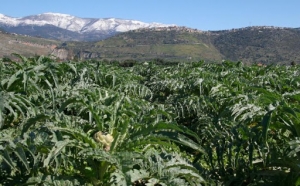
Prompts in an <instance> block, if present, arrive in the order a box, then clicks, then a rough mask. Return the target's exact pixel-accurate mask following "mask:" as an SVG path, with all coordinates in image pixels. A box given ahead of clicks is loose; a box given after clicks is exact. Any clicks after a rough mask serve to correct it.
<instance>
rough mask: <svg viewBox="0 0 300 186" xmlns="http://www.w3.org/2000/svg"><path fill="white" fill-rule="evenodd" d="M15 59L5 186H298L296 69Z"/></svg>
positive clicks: (5, 137)
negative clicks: (16, 60)
mask: <svg viewBox="0 0 300 186" xmlns="http://www.w3.org/2000/svg"><path fill="white" fill-rule="evenodd" d="M16 56H18V57H19V58H20V60H21V61H22V62H14V61H9V60H8V59H0V80H1V81H0V83H1V84H0V89H1V94H0V109H1V112H0V136H1V137H0V184H2V185H22V184H23V185H153V186H159V185H178V186H182V185H299V184H300V167H299V164H300V159H299V158H300V154H299V151H300V141H299V139H300V138H299V137H300V106H299V105H300V103H299V102H300V94H299V93H300V84H299V82H300V76H299V70H300V68H299V66H298V65H293V66H279V65H273V66H266V67H264V66H258V65H252V66H246V65H244V64H243V63H241V62H238V63H233V62H228V61H224V62H222V63H220V64H209V63H208V64H206V63H204V61H199V62H191V63H174V65H170V64H169V65H163V63H162V61H161V60H159V59H157V60H156V62H157V64H156V63H155V62H148V63H136V62H135V61H134V60H128V61H127V64H120V65H119V64H118V63H112V64H110V63H108V62H107V63H106V62H104V61H83V62H72V61H67V62H61V63H56V62H53V61H52V60H51V59H49V58H47V57H43V56H40V57H33V58H25V57H23V56H21V55H16ZM158 64H159V65H158Z"/></svg>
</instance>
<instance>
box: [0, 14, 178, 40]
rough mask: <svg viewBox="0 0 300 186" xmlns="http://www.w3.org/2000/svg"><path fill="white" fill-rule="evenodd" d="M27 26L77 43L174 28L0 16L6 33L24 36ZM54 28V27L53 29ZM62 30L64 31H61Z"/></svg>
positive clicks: (117, 21) (132, 22)
mask: <svg viewBox="0 0 300 186" xmlns="http://www.w3.org/2000/svg"><path fill="white" fill-rule="evenodd" d="M28 26H33V27H49V26H50V27H51V26H52V30H54V28H55V27H56V29H55V32H57V33H61V35H63V36H65V38H66V39H64V38H63V37H60V38H55V37H53V38H51V37H49V38H51V39H63V40H66V41H67V40H78V36H77V35H82V36H81V37H79V41H86V40H88V41H94V40H97V39H99V37H93V35H95V34H99V35H102V36H103V37H100V38H101V39H104V38H107V37H110V36H111V35H114V34H116V33H120V32H127V31H130V30H136V29H139V28H153V27H169V26H175V25H174V24H162V23H156V22H153V23H145V22H142V21H138V20H130V19H119V18H80V17H76V16H72V15H69V14H61V13H51V12H48V13H43V14H37V15H30V16H25V17H20V18H14V17H10V16H6V15H4V14H0V27H2V28H3V29H5V30H7V31H8V32H15V33H17V34H25V33H24V31H23V30H24V28H25V29H26V28H27V27H28ZM53 26H54V27H53ZM61 29H64V31H61ZM64 32H73V35H74V37H71V38H70V37H68V36H67V35H66V34H63V33H64ZM26 34H28V35H31V36H35V35H34V34H35V33H34V31H33V32H32V33H31V32H28V31H27V33H26Z"/></svg>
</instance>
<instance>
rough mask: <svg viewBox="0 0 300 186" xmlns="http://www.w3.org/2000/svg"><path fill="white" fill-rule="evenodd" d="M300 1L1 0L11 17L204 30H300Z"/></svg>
mask: <svg viewBox="0 0 300 186" xmlns="http://www.w3.org/2000/svg"><path fill="white" fill-rule="evenodd" d="M299 8H300V0H1V5H0V13H2V14H5V15H8V16H11V17H23V16H27V15H34V14H40V13H45V12H55V13H65V14H71V15H74V16H78V17H83V18H109V17H114V18H122V19H134V20H139V21H143V22H159V23H165V24H176V25H179V26H187V27H191V28H197V29H200V30H223V29H231V28H241V27H247V26H281V27H300V11H299Z"/></svg>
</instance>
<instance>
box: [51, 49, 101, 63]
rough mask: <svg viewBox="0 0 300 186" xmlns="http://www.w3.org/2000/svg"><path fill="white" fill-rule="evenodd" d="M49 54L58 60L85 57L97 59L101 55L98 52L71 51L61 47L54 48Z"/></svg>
mask: <svg viewBox="0 0 300 186" xmlns="http://www.w3.org/2000/svg"><path fill="white" fill-rule="evenodd" d="M51 55H53V56H55V57H56V58H58V59H60V60H74V59H78V60H86V59H98V58H100V57H101V54H100V53H97V52H89V51H73V50H68V49H63V48H57V49H54V50H53V51H52V53H51Z"/></svg>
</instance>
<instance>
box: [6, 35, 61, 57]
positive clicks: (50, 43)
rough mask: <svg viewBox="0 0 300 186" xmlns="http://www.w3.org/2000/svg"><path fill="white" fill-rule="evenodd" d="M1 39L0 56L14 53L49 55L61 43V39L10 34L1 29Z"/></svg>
mask: <svg viewBox="0 0 300 186" xmlns="http://www.w3.org/2000/svg"><path fill="white" fill-rule="evenodd" d="M0 41H1V42H0V57H11V54H12V53H18V54H21V55H24V56H33V55H49V54H51V53H52V51H53V49H54V48H56V47H57V46H58V45H61V42H60V41H55V40H48V39H43V38H36V37H29V36H24V35H17V34H10V33H7V32H4V31H0Z"/></svg>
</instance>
